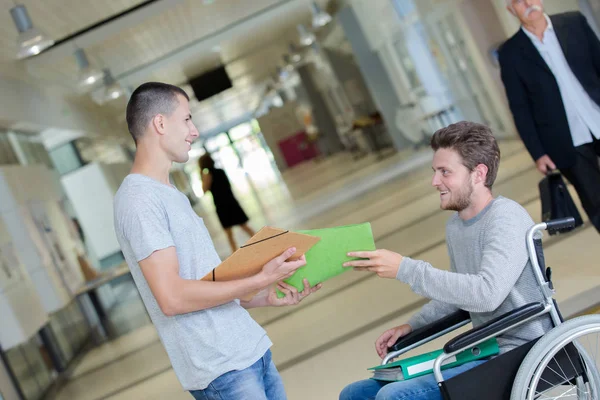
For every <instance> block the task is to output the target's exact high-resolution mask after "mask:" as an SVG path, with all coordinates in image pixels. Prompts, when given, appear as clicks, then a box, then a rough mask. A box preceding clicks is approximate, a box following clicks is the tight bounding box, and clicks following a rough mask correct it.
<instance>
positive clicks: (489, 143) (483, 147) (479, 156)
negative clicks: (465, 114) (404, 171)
mask: <svg viewBox="0 0 600 400" xmlns="http://www.w3.org/2000/svg"><path fill="white" fill-rule="evenodd" d="M431 148H432V149H433V150H434V151H437V150H438V149H452V150H455V151H456V152H458V154H459V155H460V157H461V158H462V163H463V165H464V166H465V167H467V168H468V169H469V171H473V170H474V169H475V167H477V166H478V165H479V164H483V165H485V166H486V167H487V168H488V172H487V176H486V179H485V186H487V187H488V188H490V189H491V188H492V185H493V184H494V181H495V180H496V176H497V175H498V166H499V164H500V148H499V147H498V143H497V142H496V138H495V137H494V134H493V133H492V130H491V129H490V128H489V127H487V126H485V125H482V124H478V123H475V122H468V121H462V122H457V123H455V124H452V125H449V126H447V127H445V128H442V129H440V130H438V131H437V132H435V133H434V134H433V137H432V138H431Z"/></svg>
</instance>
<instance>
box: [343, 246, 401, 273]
mask: <svg viewBox="0 0 600 400" xmlns="http://www.w3.org/2000/svg"><path fill="white" fill-rule="evenodd" d="M348 256H349V257H358V258H365V260H354V261H348V262H346V263H344V267H354V269H355V270H356V271H370V272H375V273H376V274H377V275H378V276H379V277H381V278H389V279H395V278H396V275H398V270H399V269H400V263H401V262H402V258H403V257H402V256H401V255H400V254H398V253H394V252H393V251H389V250H384V249H381V250H375V251H355V252H350V253H348Z"/></svg>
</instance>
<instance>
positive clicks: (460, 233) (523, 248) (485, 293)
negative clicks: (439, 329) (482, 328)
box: [397, 196, 552, 352]
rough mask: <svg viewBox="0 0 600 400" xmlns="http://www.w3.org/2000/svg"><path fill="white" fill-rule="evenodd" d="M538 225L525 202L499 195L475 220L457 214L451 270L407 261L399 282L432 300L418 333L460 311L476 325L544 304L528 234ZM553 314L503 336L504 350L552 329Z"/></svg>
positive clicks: (416, 320) (450, 229)
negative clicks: (525, 306)
mask: <svg viewBox="0 0 600 400" xmlns="http://www.w3.org/2000/svg"><path fill="white" fill-rule="evenodd" d="M533 224H534V222H533V220H532V219H531V217H530V216H529V214H528V213H527V211H526V210H525V209H524V208H523V207H521V205H520V204H518V203H516V202H515V201H512V200H510V199H507V198H505V197H502V196H499V197H498V198H496V199H494V200H493V201H492V202H491V203H490V204H489V205H488V206H487V207H486V208H485V209H484V210H482V211H481V212H480V213H479V214H478V215H477V216H475V217H474V218H472V219H470V220H467V221H463V220H462V219H461V218H460V217H459V216H458V213H455V214H454V215H453V216H452V217H451V218H450V219H449V220H448V223H447V224H446V242H447V244H448V252H449V254H450V270H451V272H448V271H443V270H439V269H436V268H433V267H432V266H431V265H430V264H428V263H427V262H425V261H420V260H413V259H411V258H408V257H405V258H404V259H403V260H402V263H401V264H400V269H399V270H398V275H397V278H398V279H399V280H401V281H403V282H405V283H407V284H409V285H410V287H411V289H412V290H413V291H414V292H415V293H417V294H420V295H422V296H425V297H428V298H430V299H432V300H431V301H430V302H429V303H427V304H426V305H425V306H423V308H422V309H421V311H419V312H418V313H417V314H415V315H414V316H413V317H412V318H411V319H410V320H409V322H408V323H409V324H410V325H411V326H412V327H413V329H417V328H419V327H421V326H423V325H426V324H428V323H431V322H434V321H435V320H438V319H440V318H442V317H444V316H446V315H448V314H451V313H452V312H454V311H457V310H458V309H462V310H465V311H469V313H470V314H471V322H472V323H473V326H475V327H477V326H479V325H481V324H484V323H485V322H487V321H489V320H491V319H493V318H496V317H498V316H500V315H502V314H504V313H506V312H508V311H512V310H514V309H516V308H518V307H521V306H524V305H525V304H528V303H533V302H539V301H542V300H543V295H542V291H541V289H540V287H539V285H538V283H537V281H536V279H535V275H534V272H533V269H532V267H531V262H530V261H529V254H528V252H527V244H526V243H527V241H526V233H527V231H528V230H529V228H531V227H532V226H533ZM551 327H552V323H551V321H550V318H549V317H548V316H543V317H539V318H537V319H535V320H533V321H531V322H529V323H527V324H525V325H521V326H520V327H519V328H516V329H513V330H510V331H508V332H506V333H504V334H503V335H501V336H500V337H498V344H499V345H500V347H501V351H502V352H505V351H508V350H511V349H513V348H514V347H516V346H519V345H522V344H524V343H526V342H529V341H531V340H533V339H535V338H538V337H540V336H541V335H543V334H544V333H545V332H547V331H548V330H550V328H551Z"/></svg>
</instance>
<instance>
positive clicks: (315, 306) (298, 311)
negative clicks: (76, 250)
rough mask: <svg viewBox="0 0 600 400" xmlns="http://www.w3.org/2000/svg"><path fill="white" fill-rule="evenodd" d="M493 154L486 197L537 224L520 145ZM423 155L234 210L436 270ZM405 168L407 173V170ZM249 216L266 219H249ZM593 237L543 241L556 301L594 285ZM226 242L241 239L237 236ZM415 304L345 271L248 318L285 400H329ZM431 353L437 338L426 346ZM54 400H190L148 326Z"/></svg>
mask: <svg viewBox="0 0 600 400" xmlns="http://www.w3.org/2000/svg"><path fill="white" fill-rule="evenodd" d="M501 149H502V153H503V159H502V163H501V168H500V171H499V175H498V180H497V183H496V185H495V188H494V191H495V193H496V194H497V195H504V196H506V197H509V198H512V199H514V200H516V201H519V202H520V203H521V204H522V205H523V206H524V207H526V208H527V210H528V211H529V212H530V214H531V215H532V217H533V218H534V220H536V221H539V220H540V202H539V200H538V191H537V183H538V181H539V179H540V176H539V174H538V172H537V171H535V169H534V168H533V164H532V162H531V160H530V158H529V156H528V155H527V153H526V152H525V151H524V149H523V146H522V145H521V143H520V142H518V141H510V142H504V143H502V145H501ZM430 158H431V153H430V152H428V151H427V150H424V151H422V152H420V153H416V154H409V153H408V152H407V153H404V154H397V155H395V156H393V157H389V158H387V159H385V160H383V161H380V162H377V163H375V162H374V160H373V159H363V160H360V161H358V162H357V161H354V160H352V159H351V158H349V157H347V156H344V155H339V156H336V157H334V158H332V159H330V160H325V161H323V162H321V163H319V164H314V163H312V164H307V165H303V166H301V167H300V168H298V169H296V170H293V171H290V172H286V173H285V174H283V177H284V180H285V182H286V184H287V186H284V185H282V184H281V183H279V184H277V185H271V186H269V187H267V188H263V189H260V190H258V191H257V193H258V194H257V193H254V194H252V193H247V196H248V197H244V198H242V202H243V203H244V205H245V206H246V207H247V209H251V210H254V212H249V213H250V214H251V219H252V223H253V225H254V226H255V228H258V227H260V225H261V224H265V223H268V224H272V225H275V226H281V227H284V226H285V227H287V228H292V229H300V228H316V227H326V226H334V225H343V224H349V223H357V222H363V221H369V222H371V224H372V227H373V232H374V235H375V238H376V243H377V246H378V247H379V248H388V249H390V250H394V251H398V252H401V253H402V254H404V255H408V256H411V257H417V258H420V259H424V260H427V261H429V262H431V263H432V264H433V265H435V266H436V267H438V268H448V255H447V253H446V247H445V240H444V223H445V220H446V219H447V218H448V216H449V213H447V212H443V211H441V210H439V206H438V201H439V197H438V194H437V193H436V192H434V191H433V189H432V188H431V186H430V177H431V173H430V166H429V160H430ZM406 165H411V166H413V167H415V168H414V169H412V170H410V171H407V168H406ZM402 172H404V174H403V175H401V176H399V175H398V174H400V173H402ZM382 177H383V178H382ZM378 179H379V180H378ZM274 199H275V200H274ZM256 203H261V205H258V206H256ZM253 204H254V206H253ZM209 206H210V204H209V203H208V205H207V204H205V203H202V204H201V205H200V207H199V209H200V210H201V211H200V212H201V213H202V216H203V217H204V218H205V219H206V221H207V225H208V226H209V229H210V230H211V233H212V234H213V237H214V239H215V242H216V246H217V249H218V251H219V253H220V254H221V255H222V256H227V252H228V248H227V243H226V241H225V238H224V236H223V235H222V233H221V232H220V231H219V230H218V229H217V228H216V227H218V223H217V222H216V221H215V219H214V216H213V215H210V214H207V213H208V210H210V207H209ZM261 209H268V212H267V213H266V214H263V215H259V214H257V211H260V210H261ZM202 210H205V211H202ZM582 215H584V214H582ZM598 239H599V238H598V234H597V233H596V231H595V230H594V229H593V228H592V227H590V226H587V225H586V226H585V227H583V228H579V229H578V230H577V231H576V232H573V233H571V234H568V235H564V236H560V237H552V238H547V239H546V241H545V250H546V257H547V260H548V263H549V264H550V265H552V266H553V267H554V281H555V286H556V288H557V295H556V298H557V299H558V300H559V302H561V304H562V303H564V304H568V303H569V302H570V301H571V300H572V299H574V298H576V297H577V296H578V295H579V294H580V293H584V292H586V291H590V290H593V289H595V288H598V287H600V269H599V268H598V261H597V260H598V259H600V246H597V245H596V244H597V243H598ZM238 240H239V241H240V242H243V240H244V237H243V235H241V234H240V236H239V238H238ZM424 301H425V300H424V299H422V298H420V297H419V296H417V295H416V294H414V293H412V292H411V291H410V289H409V288H408V287H407V286H406V285H403V284H401V283H399V282H397V281H392V280H382V279H378V278H377V277H375V276H373V275H368V274H364V273H359V272H354V271H351V272H347V273H344V274H342V275H340V276H338V277H336V278H334V279H332V280H331V281H328V282H327V283H326V284H325V285H324V287H323V289H322V290H321V291H320V292H319V293H317V294H316V295H314V296H312V297H310V298H308V299H306V301H304V302H303V303H301V305H299V306H297V307H294V308H277V309H266V308H263V309H254V310H251V314H252V315H253V316H254V318H255V319H256V320H257V321H258V322H259V323H261V325H262V326H264V327H265V329H266V330H267V332H268V333H269V336H270V337H271V339H272V341H273V342H274V346H273V348H272V350H273V357H274V360H275V363H276V364H277V366H278V368H279V370H280V371H281V374H282V376H283V379H284V383H285V386H286V389H287V392H288V396H289V399H290V400H296V399H336V398H337V395H338V394H339V392H340V390H341V389H342V388H343V387H344V386H345V385H346V384H348V383H350V382H352V381H354V380H358V379H364V378H366V377H368V373H367V371H366V368H367V367H370V366H373V365H376V364H377V363H378V361H379V360H378V357H377V355H376V354H375V352H374V350H373V342H374V340H375V339H376V338H377V336H378V335H379V334H380V333H381V332H382V331H384V330H385V329H387V328H389V327H392V326H395V325H398V324H400V323H402V322H404V321H406V319H407V318H408V317H409V316H410V315H411V314H412V313H413V312H415V310H416V309H418V307H420V306H421V305H422V304H423V303H424ZM586 301H587V300H586ZM591 301H593V300H591ZM580 303H581V302H580ZM573 304H574V303H573ZM591 305H593V304H589V302H588V304H587V306H591ZM579 307H580V306H579ZM576 311H577V310H576ZM579 311H580V310H579ZM439 345H440V340H438V341H436V342H434V343H432V344H430V345H429V348H434V347H437V346H439ZM422 350H423V349H421V351H422ZM57 398H58V399H115V400H116V399H169V400H176V399H191V397H190V396H189V394H187V393H184V392H183V391H182V389H181V388H180V385H179V383H178V381H177V379H176V377H175V374H174V372H173V370H172V369H171V367H170V364H169V360H168V358H167V356H166V354H165V351H164V350H163V348H162V346H161V344H160V342H159V340H158V337H157V335H156V331H155V330H154V328H153V326H152V325H145V326H142V327H141V328H139V329H137V330H135V331H133V332H130V333H127V334H126V335H123V336H121V337H119V338H118V339H116V340H113V341H112V342H109V343H107V344H104V345H103V346H101V347H98V348H95V349H94V350H92V351H91V352H90V353H88V354H87V355H86V356H85V357H84V358H83V359H82V361H81V363H80V364H79V365H78V366H77V368H76V369H75V370H74V373H73V376H72V379H71V381H70V382H69V383H68V384H67V385H66V386H65V387H64V388H63V389H62V391H60V393H59V394H58V396H57Z"/></svg>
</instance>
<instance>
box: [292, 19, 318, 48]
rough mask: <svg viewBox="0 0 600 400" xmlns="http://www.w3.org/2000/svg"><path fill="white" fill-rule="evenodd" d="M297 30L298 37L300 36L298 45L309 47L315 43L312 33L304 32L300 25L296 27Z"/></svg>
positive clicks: (304, 28) (304, 29)
mask: <svg viewBox="0 0 600 400" xmlns="http://www.w3.org/2000/svg"><path fill="white" fill-rule="evenodd" d="M296 29H298V35H299V36H300V43H301V44H302V45H304V46H310V45H311V44H313V43H314V41H315V35H314V34H313V33H312V32H309V31H307V30H306V27H305V26H304V25H302V24H300V25H298V26H297V27H296Z"/></svg>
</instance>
